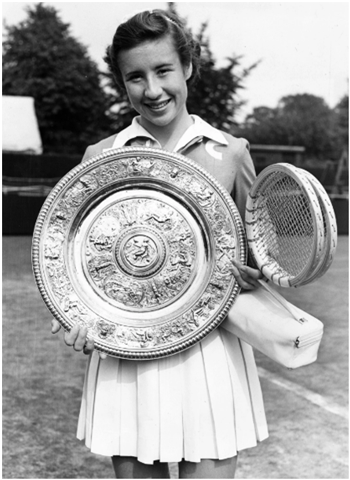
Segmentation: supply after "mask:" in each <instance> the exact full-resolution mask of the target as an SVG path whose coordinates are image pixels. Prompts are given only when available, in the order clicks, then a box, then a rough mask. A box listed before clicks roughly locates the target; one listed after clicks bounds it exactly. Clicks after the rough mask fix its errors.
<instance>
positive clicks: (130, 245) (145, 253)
mask: <svg viewBox="0 0 350 480" xmlns="http://www.w3.org/2000/svg"><path fill="white" fill-rule="evenodd" d="M124 255H125V259H126V261H127V262H129V264H130V265H131V266H132V267H135V268H143V267H147V266H150V265H152V264H153V263H154V262H155V261H157V259H158V258H159V253H158V248H157V245H156V243H155V242H154V241H153V240H152V238H151V237H149V236H148V235H134V236H132V237H131V238H130V239H129V240H127V242H125V245H124Z"/></svg>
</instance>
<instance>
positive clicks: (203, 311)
mask: <svg viewBox="0 0 350 480" xmlns="http://www.w3.org/2000/svg"><path fill="white" fill-rule="evenodd" d="M234 259H236V260H238V261H240V262H241V263H245V262H246V243H245V232H244V227H243V224H242V220H241V218H240V215H239V213H238V210H237V208H236V206H235V204H234V202H233V200H232V199H231V197H230V195H229V194H228V193H227V192H226V190H225V189H224V188H223V187H221V185H219V183H218V182H217V181H216V180H215V179H214V178H213V177H212V176H211V175H209V174H208V173H207V172H206V171H205V170H203V169H202V168H201V167H199V166H198V165H197V164H196V163H194V162H193V161H191V160H189V159H188V158H185V157H184V156H182V155H179V154H172V153H168V152H165V151H163V150H160V149H151V148H146V147H141V148H134V147H126V148H122V149H117V150H110V151H107V152H105V153H102V154H100V155H97V156H95V157H92V158H90V159H88V160H86V161H84V162H83V163H81V164H80V165H78V166H77V167H75V168H74V169H73V170H71V171H70V172H69V173H68V174H67V175H65V176H64V177H63V178H62V179H61V180H60V181H59V182H58V184H57V185H56V186H55V187H54V188H53V190H52V191H51V193H50V194H49V196H48V197H47V199H46V201H45V203H44V205H43V207H42V209H41V211H40V214H39V217H38V219H37V223H36V226H35V230H34V236H33V245H32V263H33V271H34V276H35V279H36V282H37V285H38V288H39V291H40V293H41V295H42V297H43V300H44V302H45V303H46V305H47V307H48V308H49V310H50V312H51V313H52V315H53V316H54V317H55V318H56V319H57V320H58V321H59V322H60V324H61V325H62V326H63V327H64V329H65V330H68V331H69V330H70V329H71V328H72V327H73V326H74V325H75V324H76V323H78V324H80V325H85V326H86V327H87V329H88V337H89V338H92V339H93V340H94V342H95V348H96V349H97V350H98V351H100V352H104V353H107V354H108V355H112V356H115V357H119V358H125V359H130V360H147V359H153V358H160V357H164V356H167V355H172V354H175V353H178V352H180V351H182V350H184V349H187V348H189V347H191V346H192V345H194V344H195V343H197V342H198V341H200V340H202V339H203V338H204V337H205V336H206V335H208V334H209V333H210V332H211V331H212V330H213V329H215V328H216V327H217V326H218V325H220V323H221V322H222V321H223V320H224V318H225V317H226V315H227V312H228V310H229V309H230V307H231V306H232V304H233V302H234V300H235V298H236V296H237V295H238V294H239V290H240V289H239V285H238V283H237V281H236V280H235V278H234V276H233V274H232V265H233V264H232V260H234Z"/></svg>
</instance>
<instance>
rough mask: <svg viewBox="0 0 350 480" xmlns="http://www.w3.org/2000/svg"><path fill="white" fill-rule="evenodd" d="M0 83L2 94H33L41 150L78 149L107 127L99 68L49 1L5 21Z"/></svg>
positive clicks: (107, 121) (75, 150)
mask: <svg viewBox="0 0 350 480" xmlns="http://www.w3.org/2000/svg"><path fill="white" fill-rule="evenodd" d="M2 86H3V94H4V95H23V96H32V97H34V99H35V108H36V113H37V117H38V123H39V129H40V133H41V137H42V141H43V146H44V151H45V152H56V153H57V152H67V153H78V152H79V153H82V152H83V151H84V149H85V148H86V146H87V145H88V144H91V143H93V142H94V141H97V140H98V139H99V138H101V136H103V135H104V134H105V130H106V129H107V127H108V123H109V119H108V115H107V114H106V112H107V110H108V106H109V104H108V96H107V94H106V93H105V92H104V91H103V89H102V87H101V84H100V73H99V71H98V68H97V66H96V64H95V63H94V62H93V61H92V60H91V59H90V58H89V56H88V53H87V50H86V48H85V47H84V46H83V45H81V44H80V43H79V42H78V41H77V40H76V39H75V38H73V37H72V35H71V34H70V27H69V25H68V24H65V23H63V22H62V20H61V19H60V18H59V16H58V13H57V11H56V10H55V9H54V8H53V7H50V6H44V5H43V4H42V3H39V4H36V5H35V6H32V7H29V8H27V18H26V19H25V20H24V21H23V22H21V23H20V24H19V25H18V26H5V41H4V42H3V83H2Z"/></svg>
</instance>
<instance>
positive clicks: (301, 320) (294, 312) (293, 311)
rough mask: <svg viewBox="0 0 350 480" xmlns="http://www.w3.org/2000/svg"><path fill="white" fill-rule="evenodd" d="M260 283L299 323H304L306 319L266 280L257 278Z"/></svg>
mask: <svg viewBox="0 0 350 480" xmlns="http://www.w3.org/2000/svg"><path fill="white" fill-rule="evenodd" d="M258 282H259V283H260V285H262V286H263V287H264V288H265V290H266V291H268V292H269V293H270V294H271V295H272V296H273V297H274V298H275V299H276V300H277V301H278V302H279V303H280V304H281V305H282V306H283V307H284V308H285V309H286V310H288V312H289V313H290V314H291V315H292V316H293V318H294V319H295V320H296V321H297V322H299V323H305V322H306V319H305V318H303V317H301V316H300V314H299V312H298V311H297V310H296V308H295V307H294V306H293V305H292V304H291V303H289V302H288V301H287V300H286V299H285V298H284V297H283V296H282V295H280V294H279V293H278V292H277V291H276V290H274V289H273V288H272V287H271V286H270V285H269V284H268V283H267V282H266V281H264V280H258Z"/></svg>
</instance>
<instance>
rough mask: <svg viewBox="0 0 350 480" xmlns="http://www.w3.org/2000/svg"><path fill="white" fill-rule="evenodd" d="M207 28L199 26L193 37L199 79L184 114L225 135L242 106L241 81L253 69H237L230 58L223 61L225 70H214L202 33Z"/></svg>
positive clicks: (238, 62) (235, 57) (238, 64)
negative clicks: (198, 47)
mask: <svg viewBox="0 0 350 480" xmlns="http://www.w3.org/2000/svg"><path fill="white" fill-rule="evenodd" d="M207 26H208V24H207V23H203V24H202V26H201V30H200V32H199V33H198V34H197V35H196V36H197V40H198V41H199V42H200V44H201V50H202V52H201V58H202V62H201V75H200V78H199V80H198V81H197V82H196V83H195V84H194V85H192V86H191V87H190V88H189V95H188V102H187V106H188V110H189V112H190V113H193V114H197V115H199V116H200V117H202V118H203V119H204V120H206V121H207V122H208V123H210V124H211V125H212V126H213V127H216V128H219V129H222V130H226V131H227V132H229V131H230V130H231V129H232V127H234V126H236V125H237V123H236V121H235V116H236V114H237V113H238V111H239V109H240V108H241V107H242V105H243V104H244V102H243V101H242V100H239V98H238V91H239V90H241V89H243V88H244V80H245V79H246V77H247V76H248V75H249V74H250V72H251V71H252V70H253V69H254V68H255V67H256V66H257V63H255V64H253V65H251V66H250V67H248V68H245V69H244V68H243V69H242V68H241V57H240V56H238V55H232V56H231V57H229V58H227V59H226V60H227V66H225V67H220V68H219V67H216V65H215V64H216V61H215V59H214V56H213V54H212V52H211V49H210V42H209V38H208V37H206V35H205V31H206V29H207Z"/></svg>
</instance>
